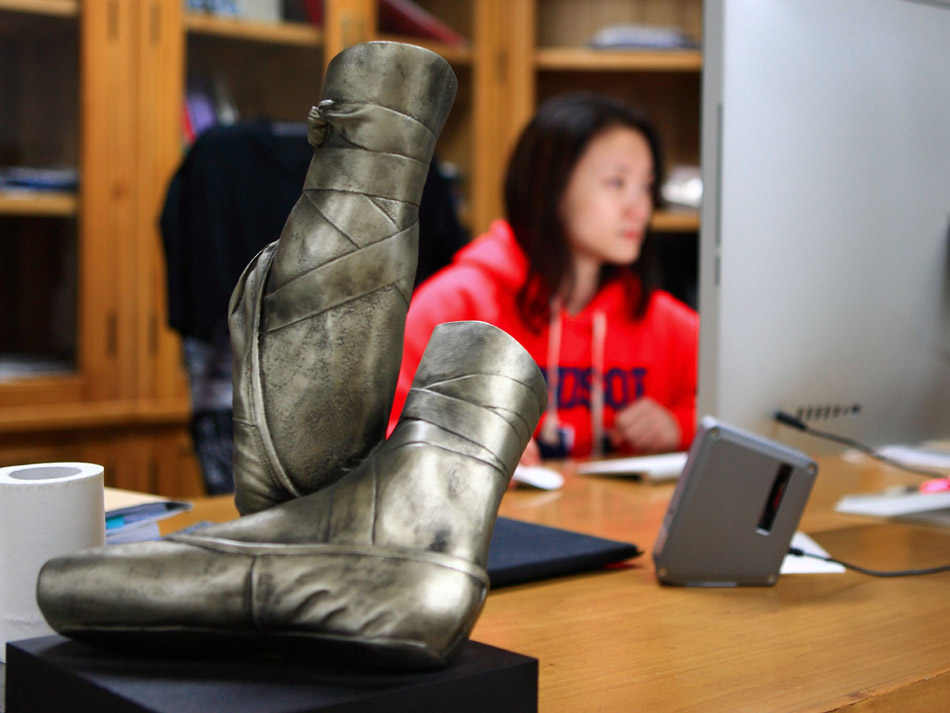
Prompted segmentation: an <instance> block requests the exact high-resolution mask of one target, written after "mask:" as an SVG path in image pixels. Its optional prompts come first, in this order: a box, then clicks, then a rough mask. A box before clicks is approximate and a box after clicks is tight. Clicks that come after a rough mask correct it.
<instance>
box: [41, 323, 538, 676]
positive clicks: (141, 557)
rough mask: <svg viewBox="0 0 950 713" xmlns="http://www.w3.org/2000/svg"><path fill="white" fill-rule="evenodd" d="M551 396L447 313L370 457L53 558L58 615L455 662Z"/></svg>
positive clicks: (176, 634)
mask: <svg viewBox="0 0 950 713" xmlns="http://www.w3.org/2000/svg"><path fill="white" fill-rule="evenodd" d="M546 399H547V396H546V389H545V385H544V380H543V377H542V375H541V372H540V370H539V369H538V367H537V365H536V364H535V363H534V360H533V359H532V358H531V357H530V355H529V354H528V353H527V352H526V351H525V350H524V349H523V348H522V347H521V346H520V345H519V344H518V343H517V342H516V341H515V340H514V339H512V338H511V337H509V336H508V335H507V334H505V333H504V332H502V331H501V330H499V329H497V328H495V327H492V326H489V325H487V324H484V323H481V322H455V323H450V324H444V325H440V326H439V327H437V328H436V330H435V331H434V332H433V335H432V339H431V341H430V342H429V346H428V347H427V349H426V352H425V354H424V355H423V358H422V361H421V363H420V365H419V370H418V372H417V374H416V378H415V381H414V382H413V388H412V390H411V391H410V393H409V397H408V399H407V401H406V406H405V409H404V411H403V414H402V417H401V418H400V421H399V424H398V425H397V427H396V430H395V431H394V433H393V434H392V436H391V437H390V438H389V439H388V440H387V441H385V442H384V443H383V444H381V445H380V446H379V448H378V449H377V450H376V451H375V452H374V453H373V454H372V455H371V456H370V457H369V458H367V459H366V460H365V461H364V462H363V463H362V464H361V465H360V466H359V467H358V468H356V469H355V470H352V471H350V472H349V473H347V474H346V475H345V476H344V477H343V478H342V479H340V480H339V481H338V482H336V483H334V484H332V485H330V486H328V487H327V488H325V489H323V490H321V491H319V492H316V493H313V494H311V495H307V496H304V497H300V498H297V499H295V500H291V501H290V502H287V503H284V504H282V505H278V506H275V507H272V508H269V509H267V510H265V511H263V512H260V513H257V514H255V515H250V516H246V517H242V518H239V519H238V520H236V521H234V522H231V523H227V524H223V525H214V526H211V527H207V528H204V529H202V530H199V531H197V532H196V533H194V534H191V535H177V536H175V535H173V536H171V537H170V538H167V539H166V540H165V541H161V542H154V543H151V542H150V543H141V544H132V545H116V546H111V547H105V548H99V549H95V550H88V551H86V552H83V553H80V554H77V555H71V556H67V557H63V558H59V559H54V560H52V561H50V562H49V563H47V565H46V566H45V567H44V568H43V571H42V572H41V575H40V581H39V595H38V601H39V604H40V607H41V609H42V611H43V613H44V615H45V616H46V618H47V620H48V621H49V622H50V624H51V625H52V626H53V627H54V628H55V629H56V630H57V631H59V632H60V633H63V634H65V635H67V636H71V637H74V638H77V639H85V640H89V641H92V642H100V643H112V644H119V645H122V644H125V645H131V646H134V645H136V644H143V645H145V646H146V647H155V646H158V645H162V644H164V645H165V646H166V647H167V646H172V647H174V646H176V645H178V646H180V648H181V649H182V650H184V649H185V646H186V645H191V644H193V643H194V642H195V641H199V642H213V641H219V640H220V641H223V642H225V643H227V644H230V645H232V648H234V645H235V644H236V647H237V648H239V649H246V648H248V647H267V646H272V647H273V649H275V650H277V651H284V652H286V651H288V650H295V651H301V650H305V651H307V652H308V653H309V654H311V655H316V656H321V657H331V656H332V657H333V659H334V660H337V659H339V658H341V657H342V658H345V659H349V660H354V661H358V662H359V663H361V664H364V665H377V666H394V667H403V668H420V669H421V668H433V667H439V666H443V665H445V664H446V663H447V662H449V660H450V659H451V658H452V656H453V654H455V653H456V652H457V651H458V650H459V648H460V647H461V645H462V644H464V642H465V641H466V640H467V638H468V635H469V633H470V631H471V629H472V627H473V626H474V624H475V621H476V619H477V617H478V614H479V612H480V610H481V606H482V603H483V600H484V597H485V594H486V592H487V589H488V578H487V576H486V574H485V565H486V561H487V557H488V546H489V542H490V540H491V532H492V527H493V524H494V521H495V518H496V515H497V511H498V506H499V503H500V501H501V497H502V495H503V494H504V492H505V490H506V488H507V486H508V482H509V480H510V478H511V475H512V473H513V471H514V468H515V466H516V465H517V463H518V460H519V458H520V456H521V453H522V452H523V450H524V448H525V446H526V444H527V442H528V440H529V439H530V437H531V434H532V432H533V431H534V428H535V426H536V425H537V422H538V419H539V418H540V416H541V414H542V413H543V412H544V407H545V402H546Z"/></svg>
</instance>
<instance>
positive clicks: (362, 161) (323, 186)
mask: <svg viewBox="0 0 950 713" xmlns="http://www.w3.org/2000/svg"><path fill="white" fill-rule="evenodd" d="M317 158H318V159H319V160H317ZM428 175H429V164H428V162H422V161H417V160H416V159H414V158H408V157H406V156H400V155H398V154H392V153H380V152H379V151H366V150H364V149H357V148H329V147H324V148H321V149H320V152H319V154H318V157H315V160H314V162H313V163H312V164H311V166H310V170H309V172H308V173H307V179H306V181H305V182H304V191H341V192H345V193H360V194H362V195H368V196H372V197H374V198H386V199H388V200H394V201H402V202H403V203H418V197H419V195H421V188H420V187H421V186H424V185H425V182H426V177H427V176H428Z"/></svg>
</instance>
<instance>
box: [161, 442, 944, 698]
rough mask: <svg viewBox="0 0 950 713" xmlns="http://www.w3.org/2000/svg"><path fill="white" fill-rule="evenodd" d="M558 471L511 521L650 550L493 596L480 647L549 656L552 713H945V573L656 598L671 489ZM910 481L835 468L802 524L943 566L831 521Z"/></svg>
mask: <svg viewBox="0 0 950 713" xmlns="http://www.w3.org/2000/svg"><path fill="white" fill-rule="evenodd" d="M563 471H564V473H565V476H566V483H565V487H564V488H563V490H561V491H557V492H553V493H546V492H538V491H529V490H515V491H509V492H508V493H507V494H506V495H505V498H504V501H503V503H502V507H501V514H502V515H505V516H507V517H512V518H516V519H521V520H527V521H530V522H537V523H542V524H546V525H551V526H555V527H562V528H567V529H572V530H577V531H580V532H587V533H591V534H596V535H601V536H604V537H609V538H613V539H619V540H626V541H631V542H635V543H637V544H638V545H639V546H640V547H641V548H642V549H644V550H645V551H646V552H647V554H646V555H644V556H643V557H641V558H639V559H638V560H634V561H633V562H631V563H630V564H629V566H626V567H624V568H622V569H620V570H613V571H603V572H594V573H589V574H584V575H577V576H572V577H565V578H561V579H556V580H548V581H546V582H539V583H534V584H528V585H522V586H516V587H510V588H505V589H500V590H498V591H495V592H492V593H491V594H490V595H489V597H488V601H487V603H486V605H485V609H484V612H483V613H482V616H481V618H480V619H479V621H478V624H477V625H476V627H475V631H474V633H473V637H472V638H474V639H475V640H478V641H482V642H485V643H488V644H493V645H495V646H500V647H502V648H506V649H510V650H513V651H517V652H519V653H523V654H527V655H530V656H534V657H536V658H538V659H539V660H540V710H541V711H542V712H543V713H555V712H558V711H564V712H570V713H576V712H578V711H633V710H636V711H650V712H651V713H661V712H664V711H677V712H678V713H683V712H685V711H730V712H732V713H737V712H741V711H749V712H754V713H780V712H782V713H785V712H792V711H845V710H847V711H848V712H849V713H878V712H883V711H888V712H890V711H900V713H908V712H915V711H941V712H945V711H950V573H944V574H939V575H930V576H924V577H902V578H891V579H881V578H874V577H868V576H866V575H861V574H857V573H852V572H847V573H845V574H808V575H789V576H785V577H782V578H781V579H780V581H779V583H778V584H777V585H776V586H775V587H762V588H759V587H748V588H737V589H685V588H679V587H662V586H660V585H658V584H657V582H656V580H655V578H654V573H653V562H652V559H651V557H650V555H649V553H650V552H651V551H652V549H653V543H654V539H655V537H656V533H657V531H658V529H659V525H660V521H661V520H662V518H663V515H664V513H665V512H666V507H667V504H668V502H669V498H670V495H671V493H672V486H671V485H659V486H657V485H647V484H641V483H637V482H631V481H624V480H612V479H607V478H589V477H584V476H577V475H576V474H575V473H574V472H573V469H572V467H571V466H570V465H567V466H565V467H564V469H563ZM915 482H917V480H915V478H914V476H907V475H902V474H900V473H898V472H896V471H893V470H890V469H886V468H884V467H881V466H878V465H876V464H874V463H873V462H871V461H869V460H862V461H860V462H858V463H848V462H846V461H844V460H843V459H841V458H838V457H829V458H825V459H823V460H822V461H821V471H820V473H819V477H818V481H817V483H816V485H815V490H814V492H813V494H812V498H811V500H810V502H809V505H808V508H807V510H806V512H805V516H804V518H803V520H802V523H801V529H802V530H804V531H805V532H807V533H808V534H810V535H811V536H812V537H814V539H815V540H817V541H818V543H819V544H821V545H822V546H823V547H824V548H825V549H826V550H828V551H829V552H830V554H831V555H832V556H833V557H838V558H840V559H843V560H846V561H851V562H854V563H856V564H863V565H865V566H868V567H872V568H878V569H904V568H910V567H926V566H935V565H940V564H946V563H948V562H950V530H948V529H943V528H935V527H920V526H910V525H905V524H898V523H891V522H885V521H881V520H876V519H871V518H862V517H856V516H851V515H841V514H837V513H835V512H833V510H832V506H833V505H834V502H835V501H836V500H837V498H838V497H839V496H840V495H842V494H845V493H853V492H871V491H876V490H881V489H883V488H885V487H888V486H890V485H894V484H897V483H915ZM234 515H235V512H234V509H233V506H232V505H231V502H230V499H229V498H217V499H214V498H212V499H208V500H205V501H201V502H199V503H198V505H197V506H196V510H195V511H194V512H193V513H191V514H189V516H188V517H189V518H191V519H193V520H200V519H205V520H227V519H230V518H232V517H234ZM169 522H170V523H172V524H174V525H176V526H183V523H184V524H187V523H185V519H184V516H179V518H176V519H175V520H172V521H169Z"/></svg>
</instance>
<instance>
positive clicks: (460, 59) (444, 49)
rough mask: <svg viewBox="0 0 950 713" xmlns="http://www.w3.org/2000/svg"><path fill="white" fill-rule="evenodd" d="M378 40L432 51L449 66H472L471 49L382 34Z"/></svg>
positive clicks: (418, 38)
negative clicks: (401, 43)
mask: <svg viewBox="0 0 950 713" xmlns="http://www.w3.org/2000/svg"><path fill="white" fill-rule="evenodd" d="M378 39H380V40H385V41H387V42H403V43H405V44H408V45H416V46H417V47H422V48H424V49H427V50H431V51H433V52H435V53H436V54H438V55H440V56H441V57H442V58H443V59H444V60H445V61H446V62H448V63H449V64H452V65H455V66H457V67H468V66H470V65H471V64H472V50H471V48H469V47H457V46H455V45H449V44H446V43H444V42H436V41H435V40H427V39H424V38H422V37H408V36H406V35H386V34H381V35H379V36H378Z"/></svg>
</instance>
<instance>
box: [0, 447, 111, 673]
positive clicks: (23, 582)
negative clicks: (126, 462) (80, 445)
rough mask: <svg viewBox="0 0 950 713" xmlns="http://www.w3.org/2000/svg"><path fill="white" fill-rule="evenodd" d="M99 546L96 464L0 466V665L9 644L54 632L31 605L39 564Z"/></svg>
mask: <svg viewBox="0 0 950 713" xmlns="http://www.w3.org/2000/svg"><path fill="white" fill-rule="evenodd" d="M104 543H105V513H104V511H103V479H102V466H101V465H93V464H92V463H37V464H34V465H20V466H11V467H8V468H0V661H4V660H5V659H6V644H7V642H8V641H16V640H18V639H29V638H33V637H36V636H46V635H48V634H51V633H53V630H52V629H50V627H49V625H47V623H46V620H45V619H44V618H43V615H42V614H41V613H40V610H39V607H38V606H37V604H36V579H37V575H38V574H39V571H40V568H41V567H42V566H43V564H44V563H45V562H46V561H47V560H48V559H50V558H52V557H56V556H58V555H62V554H66V553H68V552H74V551H76V550H81V549H85V548H87V547H97V546H100V545H102V544H104Z"/></svg>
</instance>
